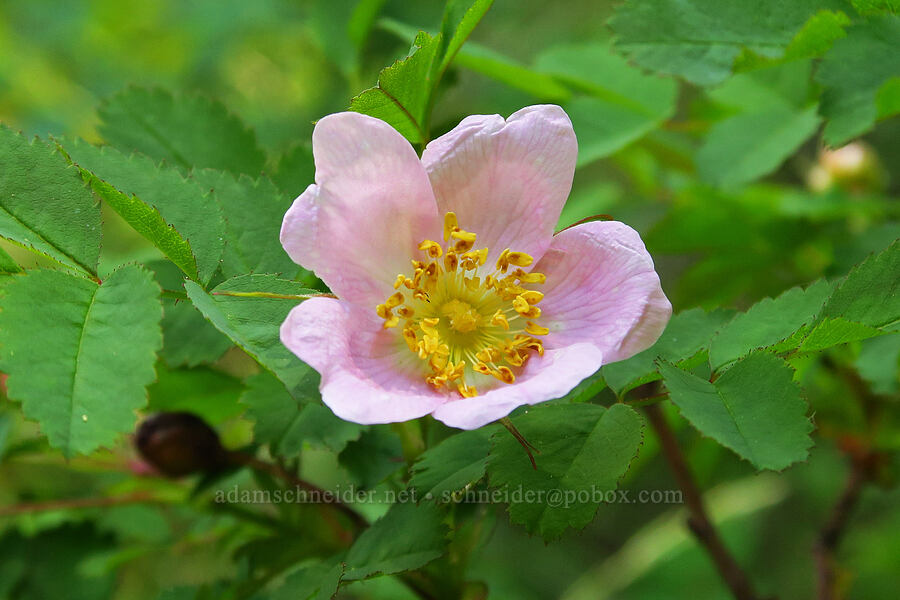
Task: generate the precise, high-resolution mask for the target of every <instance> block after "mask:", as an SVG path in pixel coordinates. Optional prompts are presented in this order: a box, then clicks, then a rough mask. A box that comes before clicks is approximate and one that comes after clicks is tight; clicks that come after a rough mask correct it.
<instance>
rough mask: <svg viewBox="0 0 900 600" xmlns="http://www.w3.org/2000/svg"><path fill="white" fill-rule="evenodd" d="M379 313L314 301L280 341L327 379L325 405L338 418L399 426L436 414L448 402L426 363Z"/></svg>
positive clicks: (297, 313)
mask: <svg viewBox="0 0 900 600" xmlns="http://www.w3.org/2000/svg"><path fill="white" fill-rule="evenodd" d="M381 323H382V322H381V320H380V319H378V318H377V317H376V316H375V311H372V310H367V309H365V308H363V307H360V306H357V305H354V304H351V303H349V302H344V301H342V300H334V299H331V298H312V299H310V300H306V301H305V302H303V303H302V304H300V305H299V306H297V307H296V308H294V309H293V310H292V311H291V312H290V314H289V315H288V317H287V319H286V320H285V321H284V323H283V324H282V326H281V341H282V343H283V344H284V345H285V346H287V347H288V349H290V350H291V351H292V352H293V353H294V354H296V355H297V356H298V357H299V358H300V360H302V361H303V362H305V363H306V364H308V365H309V366H311V367H312V368H314V369H315V370H316V371H318V372H319V373H320V374H321V376H322V382H321V384H320V386H319V389H320V390H321V392H322V401H323V402H324V403H325V404H326V405H327V406H328V407H329V408H331V410H332V411H334V414H336V415H337V416H338V417H340V418H342V419H344V420H346V421H353V422H354V423H362V424H365V425H369V424H374V423H394V422H398V421H408V420H410V419H416V418H418V417H422V416H424V415H427V414H428V413H430V412H432V411H433V410H434V409H435V408H437V407H438V406H439V405H440V404H441V403H443V402H445V401H446V400H447V399H448V397H449V396H448V394H446V393H438V392H435V391H433V390H432V389H431V388H430V387H429V386H428V384H426V383H425V378H424V371H423V369H422V366H423V364H424V363H423V362H422V361H421V360H419V358H418V357H417V356H416V355H415V354H413V353H412V352H410V351H409V348H407V347H406V344H405V343H404V342H403V340H402V338H401V337H400V336H399V335H397V330H395V329H393V330H385V329H383V328H382V327H381Z"/></svg>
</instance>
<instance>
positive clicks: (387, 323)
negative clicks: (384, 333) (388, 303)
mask: <svg viewBox="0 0 900 600" xmlns="http://www.w3.org/2000/svg"><path fill="white" fill-rule="evenodd" d="M398 323H400V317H398V316H397V315H391V316H390V317H389V318H387V319H385V320H384V328H385V329H390V328H391V327H396V326H397V324H398Z"/></svg>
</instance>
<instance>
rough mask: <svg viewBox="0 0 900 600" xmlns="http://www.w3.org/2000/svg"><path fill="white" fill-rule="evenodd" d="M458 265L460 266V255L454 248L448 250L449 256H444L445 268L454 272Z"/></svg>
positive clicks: (449, 271)
mask: <svg viewBox="0 0 900 600" xmlns="http://www.w3.org/2000/svg"><path fill="white" fill-rule="evenodd" d="M457 266H459V255H458V254H457V253H456V252H454V251H453V250H448V251H447V256H445V257H444V268H445V269H447V272H448V273H452V272H453V271H455V270H456V267H457Z"/></svg>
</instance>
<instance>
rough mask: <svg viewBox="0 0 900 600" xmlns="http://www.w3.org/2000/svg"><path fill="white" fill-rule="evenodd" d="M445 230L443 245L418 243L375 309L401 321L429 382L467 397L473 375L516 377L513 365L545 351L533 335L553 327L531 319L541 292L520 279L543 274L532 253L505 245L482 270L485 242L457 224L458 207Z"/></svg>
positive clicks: (540, 278)
mask: <svg viewBox="0 0 900 600" xmlns="http://www.w3.org/2000/svg"><path fill="white" fill-rule="evenodd" d="M443 237H444V244H443V245H442V244H440V243H438V242H436V241H433V240H423V241H422V243H420V244H419V250H420V251H422V253H423V254H424V260H416V259H413V260H412V261H411V262H412V268H413V270H412V277H408V276H406V275H404V274H402V273H401V274H399V275H397V279H396V281H395V282H394V289H395V290H397V291H396V292H395V293H394V294H392V295H391V296H390V297H388V298H387V300H385V302H384V303H383V304H379V305H378V306H377V307H376V308H375V312H376V313H377V314H378V316H379V317H381V318H382V319H384V328H385V329H390V328H394V327H401V329H400V331H401V332H402V336H403V339H404V341H405V342H406V345H407V346H408V347H409V350H410V351H411V352H413V353H414V354H415V355H416V356H418V357H419V358H420V359H421V360H422V361H424V362H425V363H426V365H427V369H426V375H425V381H426V382H427V383H429V384H430V385H432V386H433V387H434V388H435V389H440V388H447V389H453V388H454V387H455V388H456V390H457V391H458V392H459V394H460V395H462V396H464V397H467V398H471V397H474V396H477V395H478V390H477V389H476V387H475V385H473V384H472V383H471V382H472V381H473V380H474V379H477V378H478V375H481V376H492V377H494V378H496V379H497V380H499V381H501V382H503V383H513V382H515V380H516V376H515V372H514V369H518V368H520V367H521V366H522V365H524V364H525V362H526V361H527V360H528V359H529V357H530V356H531V355H532V354H533V353H537V354H538V355H540V356H543V354H544V345H543V343H542V342H541V340H539V339H538V338H537V337H535V336H543V335H547V334H548V333H550V330H549V329H547V328H546V327H542V326H540V325H539V324H537V322H536V320H537V319H538V318H539V317H540V316H541V309H540V308H539V307H538V306H537V304H538V303H539V302H540V301H541V300H542V299H543V297H544V295H543V294H542V293H541V292H539V291H536V290H532V289H528V288H526V287H524V286H525V285H540V284H543V283H544V282H545V281H546V277H545V276H544V275H543V274H541V273H530V272H526V271H524V270H523V269H522V267H528V266H530V265H531V264H532V262H534V259H533V258H532V257H531V256H530V255H528V254H526V253H524V252H515V251H511V250H510V249H509V248H507V249H505V250H504V251H503V252H501V253H500V256H499V258H498V259H497V262H496V266H495V268H494V269H493V270H492V272H491V273H487V274H484V273H483V271H485V270H486V269H482V267H484V266H485V263H486V262H487V256H488V248H479V249H475V240H476V234H474V233H472V232H469V231H466V230H464V229H461V228H460V227H459V224H458V222H457V218H456V214H455V213H452V212H448V213H447V214H446V215H445V217H444V236H443ZM513 267H514V269H513ZM401 321H402V322H403V323H402V326H401Z"/></svg>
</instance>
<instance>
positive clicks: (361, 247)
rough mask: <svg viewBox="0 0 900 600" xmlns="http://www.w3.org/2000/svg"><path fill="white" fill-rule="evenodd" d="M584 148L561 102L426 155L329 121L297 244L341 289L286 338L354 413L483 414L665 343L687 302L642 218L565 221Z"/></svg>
mask: <svg viewBox="0 0 900 600" xmlns="http://www.w3.org/2000/svg"><path fill="white" fill-rule="evenodd" d="M577 152H578V147H577V143H576V141H575V132H574V131H573V129H572V123H571V122H570V121H569V118H568V116H567V115H566V113H565V112H564V111H563V110H562V109H561V108H560V107H558V106H551V105H543V106H530V107H527V108H523V109H522V110H520V111H518V112H516V113H515V114H513V115H512V116H510V117H509V119H506V120H504V119H503V118H502V117H500V116H499V115H476V116H470V117H467V118H466V119H464V120H463V121H462V122H461V123H460V124H459V125H458V126H457V127H456V128H455V129H453V131H451V132H449V133H447V134H446V135H444V136H442V137H440V138H438V139H436V140H434V141H432V142H431V143H429V144H428V146H427V147H426V148H425V151H424V153H423V154H422V158H421V159H419V157H418V156H417V155H416V152H415V150H413V148H412V146H411V145H410V144H409V143H408V142H407V141H406V139H404V138H403V136H401V135H400V134H399V133H398V132H397V131H395V130H394V129H393V128H392V127H390V126H389V125H388V124H387V123H384V122H383V121H380V120H378V119H375V118H372V117H368V116H365V115H361V114H358V113H352V112H344V113H338V114H333V115H329V116H327V117H325V118H323V119H321V120H320V121H319V122H318V123H317V124H316V127H315V131H314V132H313V154H314V155H315V163H316V183H314V184H312V185H310V186H309V187H308V188H307V189H306V191H304V192H303V193H302V194H301V195H300V197H299V198H297V199H296V200H295V201H294V204H293V205H292V206H291V208H290V209H289V210H288V212H287V214H285V217H284V224H283V226H282V229H281V243H282V244H283V245H284V248H285V250H286V251H287V253H288V254H289V255H290V256H291V258H292V259H293V260H294V261H295V262H297V263H298V264H300V265H302V266H303V267H305V268H307V269H310V270H312V271H313V272H315V274H316V275H318V276H319V277H320V278H321V279H322V280H323V281H324V282H325V283H326V284H327V285H328V287H329V288H331V290H332V291H333V292H334V293H335V294H336V295H337V297H338V298H339V299H332V298H313V299H311V300H307V301H305V302H303V303H302V304H300V305H299V306H297V307H296V308H295V309H293V310H292V311H291V313H290V314H289V315H288V317H287V319H286V320H285V322H284V324H283V325H282V326H281V340H282V342H283V343H284V344H285V346H287V347H288V348H289V349H290V350H291V351H292V352H294V354H296V355H297V356H298V357H299V358H300V359H301V360H302V361H304V362H306V363H307V364H309V365H310V366H311V367H313V368H314V369H316V370H317V371H318V372H319V373H320V374H321V375H322V383H321V392H322V400H323V401H324V402H325V404H326V405H328V406H329V407H330V408H331V409H332V410H333V411H334V413H335V414H336V415H337V416H339V417H341V418H342V419H345V420H348V421H354V422H357V423H364V424H372V423H390V422H397V421H406V420H410V419H415V418H418V417H421V416H424V415H427V414H432V415H433V416H434V417H435V418H436V419H439V420H440V421H443V422H444V423H446V424H447V425H450V426H452V427H459V428H462V429H474V428H477V427H481V426H482V425H485V424H487V423H490V422H492V421H495V420H497V419H499V418H502V417H504V416H506V415H507V414H509V413H510V412H511V411H512V410H513V409H515V408H516V407H518V406H521V405H524V404H535V403H538V402H544V401H546V400H552V399H554V398H559V397H562V396H564V395H565V394H567V393H568V392H569V391H570V390H572V388H574V387H575V386H576V385H577V384H578V383H579V382H580V381H582V380H583V379H584V378H586V377H588V376H589V375H591V374H593V373H595V372H596V371H597V369H599V368H600V366H601V365H604V364H607V363H611V362H614V361H618V360H622V359H625V358H628V357H629V356H632V355H633V354H635V353H637V352H640V351H641V350H644V349H646V348H647V347H649V346H650V345H652V344H653V343H654V342H655V341H656V339H657V338H658V337H659V335H660V333H662V331H663V329H664V328H665V325H666V323H667V322H668V320H669V316H670V315H671V311H672V307H671V305H670V304H669V301H668V299H667V298H666V296H665V294H664V293H663V291H662V288H661V287H660V283H659V277H658V275H657V274H656V271H655V270H654V267H653V261H652V259H651V258H650V255H649V254H648V253H647V250H646V249H645V248H644V244H643V242H642V241H641V238H640V236H639V235H638V234H637V232H635V231H634V230H633V229H631V228H630V227H628V226H626V225H624V224H622V223H617V222H612V221H605V222H600V221H597V222H589V223H584V224H582V225H578V226H575V227H571V228H569V229H566V230H564V231H562V232H560V233H559V234H557V235H555V236H554V235H553V230H554V227H555V226H556V223H557V221H558V219H559V215H560V211H561V210H562V207H563V204H565V201H566V198H567V197H568V195H569V191H570V189H571V187H572V178H573V176H574V173H575V158H576V156H577Z"/></svg>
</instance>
